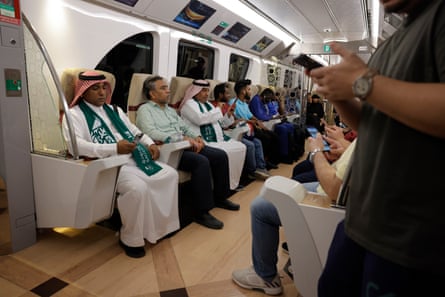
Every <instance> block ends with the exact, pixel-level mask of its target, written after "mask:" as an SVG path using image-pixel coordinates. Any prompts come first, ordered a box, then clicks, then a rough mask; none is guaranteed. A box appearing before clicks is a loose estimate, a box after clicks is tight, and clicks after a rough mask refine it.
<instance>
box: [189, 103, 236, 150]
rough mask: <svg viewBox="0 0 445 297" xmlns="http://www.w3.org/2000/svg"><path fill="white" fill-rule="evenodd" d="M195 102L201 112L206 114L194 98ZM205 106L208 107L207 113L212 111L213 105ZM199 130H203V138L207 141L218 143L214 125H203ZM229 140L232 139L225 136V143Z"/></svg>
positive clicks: (206, 104)
mask: <svg viewBox="0 0 445 297" xmlns="http://www.w3.org/2000/svg"><path fill="white" fill-rule="evenodd" d="M193 100H195V102H196V103H197V104H198V106H199V110H200V111H201V112H202V113H204V109H203V108H202V106H201V104H200V102H199V101H198V100H196V99H195V98H193ZM204 106H205V107H206V109H207V111H210V110H212V105H211V104H210V103H208V102H205V103H204ZM199 128H200V130H201V135H202V138H204V140H205V141H207V142H217V139H216V132H215V128H214V127H213V124H212V123H210V124H204V125H201V126H199ZM229 139H230V137H228V136H226V135H225V134H224V141H228V140H229Z"/></svg>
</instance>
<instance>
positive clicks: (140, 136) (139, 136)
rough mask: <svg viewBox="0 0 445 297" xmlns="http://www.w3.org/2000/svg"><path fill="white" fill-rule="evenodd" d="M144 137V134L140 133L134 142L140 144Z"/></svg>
mask: <svg viewBox="0 0 445 297" xmlns="http://www.w3.org/2000/svg"><path fill="white" fill-rule="evenodd" d="M142 136H144V133H139V134H137V135H136V136H135V137H134V138H133V142H134V143H136V144H138V143H139V141H141V138H142Z"/></svg>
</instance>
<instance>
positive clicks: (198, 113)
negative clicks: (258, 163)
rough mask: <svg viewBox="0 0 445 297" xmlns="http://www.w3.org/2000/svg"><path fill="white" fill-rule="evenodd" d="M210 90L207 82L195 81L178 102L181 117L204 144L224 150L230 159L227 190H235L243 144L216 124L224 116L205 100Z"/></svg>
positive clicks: (241, 166) (241, 168)
mask: <svg viewBox="0 0 445 297" xmlns="http://www.w3.org/2000/svg"><path fill="white" fill-rule="evenodd" d="M209 91H210V84H209V83H208V82H207V81H205V80H194V81H193V83H192V84H191V85H190V86H189V87H188V89H187V90H186V91H185V96H184V99H183V100H182V102H181V106H180V113H181V117H182V118H183V119H184V121H185V123H186V124H188V125H189V126H190V127H191V128H192V129H193V130H194V132H195V133H196V134H201V135H202V137H203V138H204V142H205V144H206V145H209V146H211V147H214V148H220V149H222V150H223V151H225V152H226V154H227V156H228V158H229V172H230V189H231V190H235V189H236V188H237V187H238V185H239V181H240V177H241V172H242V170H243V165H244V159H245V158H246V146H245V145H244V144H242V143H241V142H239V141H237V140H233V139H231V138H230V137H228V136H226V135H225V134H224V132H223V129H222V128H221V126H220V124H219V120H220V119H222V118H223V115H222V113H221V110H220V109H219V107H214V106H213V105H212V104H210V102H209V101H208V99H209Z"/></svg>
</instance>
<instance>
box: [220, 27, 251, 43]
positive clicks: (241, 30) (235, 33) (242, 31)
mask: <svg viewBox="0 0 445 297" xmlns="http://www.w3.org/2000/svg"><path fill="white" fill-rule="evenodd" d="M249 31H250V28H249V27H247V26H244V25H243V24H241V23H235V25H233V26H232V27H231V28H230V29H229V30H228V31H227V32H226V33H224V35H223V36H222V38H224V39H225V40H228V41H231V42H234V43H237V42H238V41H239V40H240V39H241V38H243V37H244V35H246V34H247V33H248V32H249Z"/></svg>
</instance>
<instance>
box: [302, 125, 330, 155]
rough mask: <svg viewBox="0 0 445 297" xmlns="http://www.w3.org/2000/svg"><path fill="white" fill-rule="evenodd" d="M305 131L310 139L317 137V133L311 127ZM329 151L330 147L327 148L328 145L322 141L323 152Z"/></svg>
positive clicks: (315, 129)
mask: <svg viewBox="0 0 445 297" xmlns="http://www.w3.org/2000/svg"><path fill="white" fill-rule="evenodd" d="M306 130H307V131H308V132H309V134H310V135H311V137H313V138H316V137H317V133H318V130H317V128H315V127H312V126H307V127H306ZM330 150H331V147H330V146H329V143H328V142H327V141H326V140H324V139H323V152H328V151H330Z"/></svg>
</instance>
